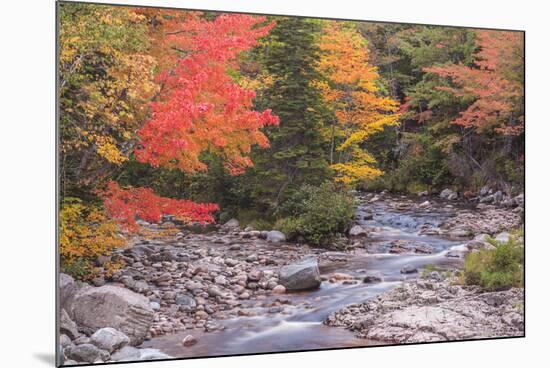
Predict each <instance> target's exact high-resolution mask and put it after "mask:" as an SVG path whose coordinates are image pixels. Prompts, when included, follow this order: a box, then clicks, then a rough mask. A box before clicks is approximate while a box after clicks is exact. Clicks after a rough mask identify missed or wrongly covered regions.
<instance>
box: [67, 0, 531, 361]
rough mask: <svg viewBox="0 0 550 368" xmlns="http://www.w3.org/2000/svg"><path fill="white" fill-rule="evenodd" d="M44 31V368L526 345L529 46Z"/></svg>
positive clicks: (434, 37) (188, 15) (376, 36)
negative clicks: (49, 93) (47, 325)
mask: <svg viewBox="0 0 550 368" xmlns="http://www.w3.org/2000/svg"><path fill="white" fill-rule="evenodd" d="M57 27H58V29H57V70H56V72H57V111H58V114H57V115H58V116H57V118H58V119H57V137H58V143H57V189H58V191H57V195H58V202H57V204H58V208H57V219H58V220H57V222H58V228H57V233H58V244H57V255H58V264H57V275H56V278H57V316H56V319H57V326H56V336H57V364H58V365H60V366H74V365H90V364H104V363H114V362H130V361H147V360H148V361H150V360H165V359H181V358H208V357H218V356H231V355H242V354H259V353H281V352H293V351H313V350H322V349H338V348H357V347H375V346H380V345H403V344H419V343H431V342H451V341H467V340H483V339H493V338H510V337H523V336H524V326H525V320H524V310H525V303H524V274H525V265H524V255H525V251H524V249H525V244H524V201H525V200H524V188H525V174H524V166H525V154H524V152H525V135H524V129H525V116H524V115H525V113H524V105H525V104H524V89H525V83H524V73H525V70H524V65H525V60H524V32H522V31H517V30H498V29H477V28H467V27H451V26H443V25H419V24H408V23H383V22H372V21H368V20H343V19H319V18H311V17H298V16H279V15H269V14H266V15H260V14H245V13H234V12H223V11H202V10H188V9H173V8H160V7H138V6H121V5H114V4H113V5H105V4H102V5H100V4H92V3H79V2H66V1H62V2H58V3H57ZM396 349H399V348H396Z"/></svg>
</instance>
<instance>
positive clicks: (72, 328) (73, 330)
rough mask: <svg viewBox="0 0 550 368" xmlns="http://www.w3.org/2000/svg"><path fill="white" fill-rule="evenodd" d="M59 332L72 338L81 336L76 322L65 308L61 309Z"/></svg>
mask: <svg viewBox="0 0 550 368" xmlns="http://www.w3.org/2000/svg"><path fill="white" fill-rule="evenodd" d="M59 332H60V333H62V334H65V335H67V336H69V337H70V338H71V339H72V340H74V339H76V338H77V337H78V336H80V334H79V333H78V327H77V325H76V323H75V322H74V321H73V320H72V319H71V317H69V315H68V314H67V311H66V310H65V309H61V315H60V318H59Z"/></svg>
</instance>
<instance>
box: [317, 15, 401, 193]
mask: <svg viewBox="0 0 550 368" xmlns="http://www.w3.org/2000/svg"><path fill="white" fill-rule="evenodd" d="M319 47H320V49H321V52H322V56H321V59H320V62H319V64H318V70H319V72H320V73H321V74H322V75H323V77H324V80H322V81H319V82H318V83H317V86H318V88H319V89H320V90H321V91H322V95H323V99H324V101H325V103H326V104H327V105H328V106H329V108H330V109H331V110H332V112H333V113H334V116H335V119H334V121H332V124H331V125H330V127H329V131H330V132H329V135H330V142H331V143H330V152H329V160H330V163H331V167H332V169H333V170H335V172H336V180H337V181H339V182H343V183H346V184H352V183H356V182H357V181H359V180H367V179H373V178H375V177H377V176H379V175H380V174H381V173H382V172H381V171H380V170H379V169H378V168H376V167H375V166H374V165H375V159H374V157H373V156H372V155H371V154H370V153H368V151H367V150H366V149H365V141H366V140H367V138H369V137H370V136H371V135H372V134H374V133H376V132H380V131H382V130H383V129H384V127H386V126H390V125H396V124H398V123H399V121H398V119H399V115H398V114H396V111H397V108H398V105H399V103H398V102H397V101H395V100H393V99H391V98H389V97H385V96H382V95H381V94H380V88H379V87H378V85H377V81H378V79H379V75H378V72H377V69H376V67H374V66H372V65H370V63H369V55H368V49H367V46H366V42H365V39H364V38H363V37H362V36H361V35H360V34H359V32H358V31H357V29H356V28H355V27H354V26H353V25H352V24H349V23H342V22H335V21H331V22H327V23H326V24H325V25H324V29H323V35H322V37H321V39H320V42H319Z"/></svg>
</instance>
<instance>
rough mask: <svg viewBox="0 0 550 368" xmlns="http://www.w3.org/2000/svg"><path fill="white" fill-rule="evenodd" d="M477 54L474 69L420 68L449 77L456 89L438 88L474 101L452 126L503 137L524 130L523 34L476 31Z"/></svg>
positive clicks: (456, 67)
mask: <svg viewBox="0 0 550 368" xmlns="http://www.w3.org/2000/svg"><path fill="white" fill-rule="evenodd" d="M477 38H478V43H479V46H480V48H481V49H480V51H479V52H477V54H476V61H475V62H474V64H475V65H474V66H472V67H469V66H466V65H462V64H460V65H456V64H451V65H445V66H437V67H431V68H426V69H424V70H425V71H426V72H429V73H434V74H437V75H439V76H442V77H449V78H450V79H451V80H452V81H453V82H454V83H455V84H456V86H457V87H456V88H449V87H440V89H441V90H446V91H449V92H451V93H453V94H454V95H456V96H461V97H468V98H471V99H473V100H474V102H473V103H472V104H471V105H470V106H469V107H468V108H467V109H466V110H465V111H463V112H462V113H461V114H460V116H459V117H458V118H456V119H455V120H454V121H452V124H456V125H461V126H464V127H473V128H476V129H477V130H478V131H482V130H486V129H493V130H494V131H495V132H497V133H500V134H505V135H518V134H521V133H522V132H523V131H524V121H523V120H524V117H523V111H522V109H521V106H522V105H523V94H524V91H523V60H524V58H523V35H522V34H521V33H520V32H502V31H478V32H477Z"/></svg>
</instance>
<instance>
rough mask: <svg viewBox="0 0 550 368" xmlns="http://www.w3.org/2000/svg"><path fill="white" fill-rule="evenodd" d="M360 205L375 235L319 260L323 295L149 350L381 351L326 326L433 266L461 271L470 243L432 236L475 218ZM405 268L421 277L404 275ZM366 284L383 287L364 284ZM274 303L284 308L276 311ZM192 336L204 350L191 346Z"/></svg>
mask: <svg viewBox="0 0 550 368" xmlns="http://www.w3.org/2000/svg"><path fill="white" fill-rule="evenodd" d="M358 202H359V204H358V206H357V213H356V223H357V224H358V225H360V226H362V227H364V228H365V229H368V235H367V236H366V237H358V238H357V239H355V244H354V246H353V248H352V249H351V250H346V251H341V252H340V251H325V250H315V251H314V252H313V253H314V254H315V255H317V256H320V257H319V258H320V267H319V268H320V273H321V276H322V278H323V281H322V283H321V286H320V288H319V289H317V290H313V291H305V292H287V293H286V294H284V295H283V296H281V295H267V296H266V298H265V299H262V300H261V301H258V300H254V299H253V298H252V299H250V300H244V301H242V305H241V306H240V307H241V309H242V310H246V313H242V314H243V315H240V316H234V317H231V318H227V319H221V320H217V321H216V323H218V324H219V327H218V328H216V329H215V330H213V331H210V332H205V329H202V328H194V329H186V330H184V331H178V332H176V333H168V334H165V335H163V336H158V337H153V338H152V339H150V340H148V341H146V342H145V343H144V344H143V347H147V348H155V349H159V350H160V351H162V352H164V353H166V354H168V355H170V356H173V357H197V356H220V355H231V354H248V353H262V352H282V351H300V350H314V349H325V348H336V347H354V346H369V345H376V344H380V343H381V342H379V341H374V340H368V339H362V338H358V337H356V336H355V334H354V333H352V332H351V331H349V330H346V329H344V328H335V327H329V326H326V325H325V324H323V321H324V320H325V319H326V317H327V316H328V315H329V314H330V313H332V312H334V311H336V310H339V309H341V308H343V307H345V306H347V305H350V304H354V303H361V302H364V301H366V300H369V299H371V298H374V297H376V296H377V295H379V294H382V293H386V292H388V291H390V290H392V289H394V288H396V287H397V286H399V285H402V284H403V282H404V281H410V280H412V279H416V278H418V277H420V276H421V274H422V269H423V268H424V267H426V266H429V267H430V269H433V268H437V269H440V270H445V269H448V270H453V269H457V268H460V267H461V266H462V263H463V259H462V258H461V257H460V254H461V253H460V251H462V250H463V249H464V243H465V242H466V241H467V240H468V239H465V238H451V237H449V236H442V235H425V234H426V233H427V234H430V233H433V232H432V231H431V229H438V228H439V227H440V226H441V225H442V224H443V223H444V222H445V221H446V220H448V219H449V218H452V217H453V216H455V215H456V212H457V210H459V209H460V210H471V206H470V207H469V206H468V205H464V204H459V203H447V202H437V201H433V200H432V202H431V203H430V205H429V206H428V205H425V204H424V205H423V206H422V205H421V203H423V202H425V200H423V199H417V198H408V197H389V196H387V197H385V198H378V199H377V198H373V197H372V196H369V197H359V200H358ZM404 203H405V204H404ZM204 241H205V242H206V243H207V244H205V247H212V246H213V245H212V242H211V239H209V238H208V237H207V236H206V237H205V238H204ZM223 246H224V245H218V246H216V247H218V248H222V247H223ZM278 246H280V245H276V244H274V245H268V247H278ZM404 267H408V268H409V269H410V270H416V271H414V272H410V273H403V269H404ZM335 273H336V274H345V275H348V276H351V277H350V278H349V279H350V280H354V281H352V282H349V281H347V282H346V281H343V282H342V281H341V280H334V278H333V277H331V275H334V274H335ZM366 276H371V277H373V279H374V280H376V281H377V282H373V283H370V282H369V283H365V282H362V280H363V279H364V278H365V277H366ZM271 302H276V303H275V304H276V307H273V306H272V305H273V304H272V303H271ZM190 334H191V335H193V336H194V337H195V338H196V341H197V342H196V344H194V345H193V346H189V347H186V346H183V344H182V340H183V338H184V337H185V336H187V335H190Z"/></svg>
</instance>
